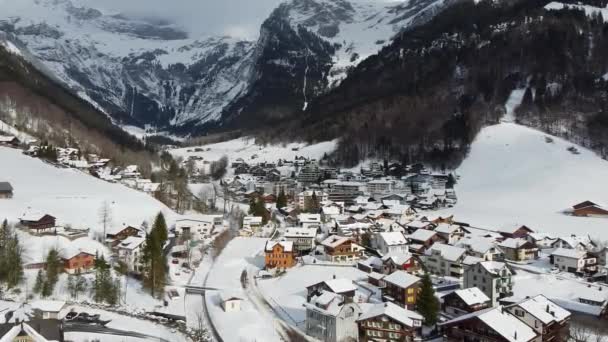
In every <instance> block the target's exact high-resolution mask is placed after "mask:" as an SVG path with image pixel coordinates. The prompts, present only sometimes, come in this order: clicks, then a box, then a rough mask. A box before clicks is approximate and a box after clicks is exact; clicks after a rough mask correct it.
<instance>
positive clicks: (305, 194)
mask: <svg viewBox="0 0 608 342" xmlns="http://www.w3.org/2000/svg"><path fill="white" fill-rule="evenodd" d="M313 193H314V194H315V197H316V198H317V202H318V203H321V202H327V200H328V199H329V195H328V194H327V193H326V192H324V191H321V190H306V191H302V192H300V193H299V194H298V196H297V198H296V200H297V203H298V206H299V207H300V208H305V207H306V202H307V201H311V200H312V194H313Z"/></svg>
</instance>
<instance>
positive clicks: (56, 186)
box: [0, 147, 176, 232]
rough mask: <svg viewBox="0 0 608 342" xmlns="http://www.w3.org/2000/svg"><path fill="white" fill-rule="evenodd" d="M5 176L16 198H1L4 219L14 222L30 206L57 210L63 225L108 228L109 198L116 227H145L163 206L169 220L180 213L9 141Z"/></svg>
mask: <svg viewBox="0 0 608 342" xmlns="http://www.w3.org/2000/svg"><path fill="white" fill-rule="evenodd" d="M0 181H8V182H10V183H11V184H12V186H13V188H14V197H13V198H12V199H0V219H2V220H3V219H4V218H7V219H8V220H9V221H11V222H14V221H17V220H18V218H19V217H20V216H22V215H23V214H24V213H25V212H40V213H43V214H44V213H47V214H50V215H53V216H55V217H56V218H57V224H58V225H62V226H64V225H67V224H70V225H72V226H73V227H75V228H90V229H91V231H97V232H102V231H103V230H102V229H103V228H102V226H101V224H100V219H99V210H100V208H101V206H102V204H103V203H104V201H107V202H108V204H109V206H110V209H111V212H112V215H111V216H112V227H118V226H122V225H133V226H135V227H139V226H140V225H141V223H142V222H143V221H144V220H146V221H148V223H150V224H151V223H152V222H151V221H152V220H153V218H154V216H155V215H156V214H157V213H158V212H159V211H162V212H163V213H164V214H165V215H166V217H167V220H168V222H169V223H170V222H171V221H172V220H174V219H175V216H176V214H175V213H174V212H173V211H171V210H170V209H169V208H167V207H166V206H165V205H164V204H162V203H160V202H159V201H157V200H156V199H154V198H152V197H151V196H149V195H147V194H145V193H143V192H139V191H136V190H133V189H130V188H127V187H126V186H124V185H121V184H112V183H108V182H105V181H102V180H99V179H97V178H95V177H93V176H90V175H87V174H84V173H82V172H81V171H77V170H75V169H62V168H56V167H54V166H52V165H49V164H46V163H44V162H43V161H41V160H39V159H36V158H31V157H28V156H25V155H23V154H22V153H21V150H16V149H10V148H6V147H0Z"/></svg>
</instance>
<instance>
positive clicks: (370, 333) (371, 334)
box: [366, 330, 401, 339]
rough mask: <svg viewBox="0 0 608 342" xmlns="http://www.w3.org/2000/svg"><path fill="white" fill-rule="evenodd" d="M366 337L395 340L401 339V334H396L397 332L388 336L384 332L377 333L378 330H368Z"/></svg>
mask: <svg viewBox="0 0 608 342" xmlns="http://www.w3.org/2000/svg"><path fill="white" fill-rule="evenodd" d="M366 335H367V336H369V337H389V338H393V339H397V338H400V337H401V334H399V333H395V332H389V333H387V334H385V333H384V332H382V331H377V330H367V332H366Z"/></svg>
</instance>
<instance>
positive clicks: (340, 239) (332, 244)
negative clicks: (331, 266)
mask: <svg viewBox="0 0 608 342" xmlns="http://www.w3.org/2000/svg"><path fill="white" fill-rule="evenodd" d="M347 241H350V238H348V237H344V236H338V235H331V236H329V237H327V238H326V239H325V240H323V241H322V242H321V245H323V246H325V247H329V248H336V247H338V246H340V245H341V244H343V243H345V242H347Z"/></svg>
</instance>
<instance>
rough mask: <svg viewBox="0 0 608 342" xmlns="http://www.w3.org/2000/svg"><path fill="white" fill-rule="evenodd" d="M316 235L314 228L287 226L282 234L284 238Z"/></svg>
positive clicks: (312, 236)
mask: <svg viewBox="0 0 608 342" xmlns="http://www.w3.org/2000/svg"><path fill="white" fill-rule="evenodd" d="M316 235H317V230H316V229H314V228H287V229H285V234H284V236H285V237H286V238H314V237H315V236H316Z"/></svg>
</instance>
